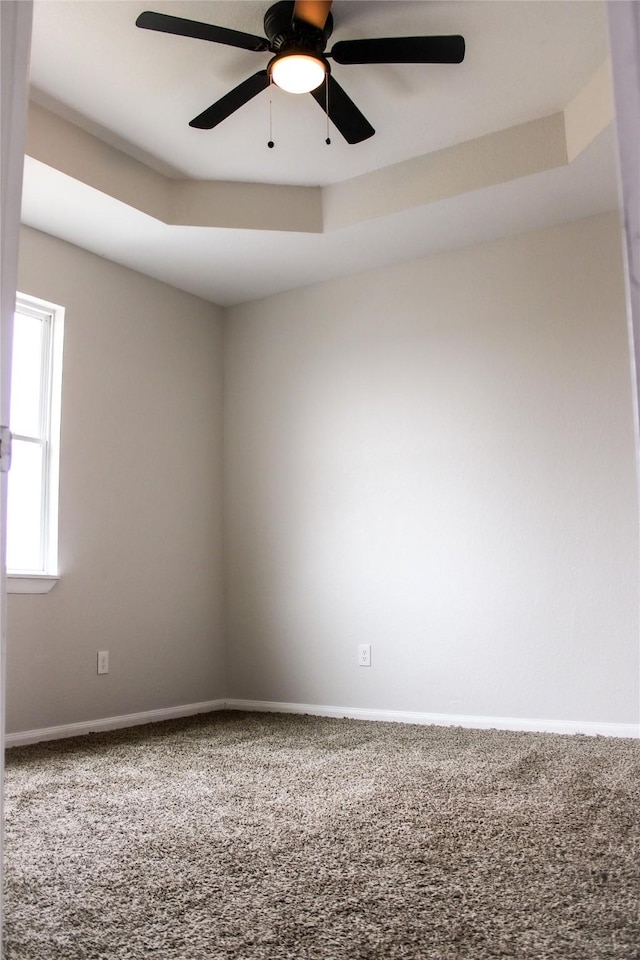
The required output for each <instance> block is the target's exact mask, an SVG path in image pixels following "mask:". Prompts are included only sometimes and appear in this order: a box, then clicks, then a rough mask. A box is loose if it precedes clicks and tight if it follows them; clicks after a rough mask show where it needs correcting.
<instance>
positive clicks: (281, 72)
mask: <svg viewBox="0 0 640 960" xmlns="http://www.w3.org/2000/svg"><path fill="white" fill-rule="evenodd" d="M271 76H272V77H273V82H274V83H276V84H277V85H278V86H279V87H280V88H281V89H282V90H286V91H287V92H288V93H309V92H310V91H311V90H315V89H316V87H319V86H320V84H321V83H322V81H323V80H324V78H325V76H326V69H325V66H324V64H323V62H322V60H319V59H318V57H312V56H308V55H307V54H305V53H292V54H290V56H284V57H282V58H281V59H279V60H276V62H275V63H274V65H273V67H272V69H271Z"/></svg>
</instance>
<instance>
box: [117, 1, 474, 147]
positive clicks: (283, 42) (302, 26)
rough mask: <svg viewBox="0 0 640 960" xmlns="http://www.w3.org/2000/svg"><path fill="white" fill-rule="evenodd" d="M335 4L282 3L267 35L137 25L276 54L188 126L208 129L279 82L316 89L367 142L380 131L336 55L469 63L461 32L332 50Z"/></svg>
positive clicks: (173, 21) (163, 18) (350, 138)
mask: <svg viewBox="0 0 640 960" xmlns="http://www.w3.org/2000/svg"><path fill="white" fill-rule="evenodd" d="M330 8H331V0H295V2H294V0H279V2H278V3H275V4H273V6H271V7H269V9H268V10H267V12H266V13H265V16H264V32H265V34H266V37H258V36H254V35H253V34H250V33H242V32H241V31H238V30H230V29H228V28H227V27H217V26H214V25H213V24H210V23H200V22H199V21H197V20H186V19H184V18H183V17H172V16H168V15H166V14H163V13H152V12H150V11H146V12H145V13H141V14H140V16H139V17H138V19H137V20H136V26H138V27H141V28H142V29H143V30H157V31H159V32H160V33H173V34H177V35H178V36H181V37H194V38H195V39H197V40H210V41H212V42H213V43H224V44H227V45H228V46H231V47H240V48H242V49H243V50H251V51H253V52H254V53H271V54H273V57H272V59H271V60H270V61H269V63H268V64H267V66H266V68H265V69H263V70H258V72H257V73H254V74H253V75H252V76H250V77H248V78H247V79H246V80H243V82H242V83H240V84H239V85H238V86H237V87H234V89H233V90H231V91H230V92H229V93H227V94H225V96H224V97H222V98H221V99H220V100H217V101H216V102H215V103H213V104H212V105H211V106H210V107H207V109H206V110H204V111H203V112H202V113H201V114H199V115H198V116H197V117H194V119H193V120H191V121H190V123H189V126H191V127H198V128H199V129H202V130H211V129H212V128H213V127H215V126H217V125H218V124H219V123H221V122H222V121H223V120H225V119H226V118H227V117H229V116H230V115H231V114H232V113H234V112H235V111H236V110H238V109H239V108H240V107H242V106H243V105H244V104H245V103H248V101H249V100H251V99H252V98H253V97H255V96H256V95H257V94H258V93H260V92H261V91H262V90H265V89H266V88H267V87H268V86H269V84H270V83H271V82H273V83H275V84H277V85H278V86H279V87H281V88H282V89H284V90H288V91H289V92H291V93H310V94H311V96H312V97H313V98H314V100H315V101H316V103H318V104H319V105H320V106H321V107H322V109H323V110H324V111H325V112H326V113H327V114H328V117H329V119H330V120H331V121H332V123H333V124H334V125H335V127H336V128H337V129H338V130H339V131H340V133H341V134H342V136H343V137H344V138H345V140H346V141H347V142H348V143H360V142H361V141H362V140H367V139H368V138H369V137H372V136H373V134H374V133H375V130H374V129H373V127H372V126H371V124H370V123H369V121H368V120H367V118H366V117H365V116H364V115H363V114H362V113H361V112H360V110H359V109H358V107H357V106H356V105H355V103H354V102H353V100H351V98H350V97H349V96H348V94H347V93H346V92H345V91H344V90H343V88H342V87H341V86H340V84H339V83H338V81H337V80H336V79H335V77H334V76H333V74H332V72H331V65H330V64H329V59H332V60H333V61H334V62H335V63H339V64H352V63H462V61H463V60H464V52H465V42H464V38H463V37H461V36H444V37H381V38H376V39H372V40H341V41H339V42H338V43H336V44H335V45H334V46H333V48H332V50H331V51H330V52H329V53H325V48H326V46H327V41H328V40H329V37H330V36H331V33H332V30H333V17H332V15H331V12H330ZM270 145H271V144H270Z"/></svg>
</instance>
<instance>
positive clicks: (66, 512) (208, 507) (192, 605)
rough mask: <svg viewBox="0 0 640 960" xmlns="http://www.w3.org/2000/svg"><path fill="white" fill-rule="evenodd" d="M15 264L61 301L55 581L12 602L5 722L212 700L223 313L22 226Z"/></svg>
mask: <svg viewBox="0 0 640 960" xmlns="http://www.w3.org/2000/svg"><path fill="white" fill-rule="evenodd" d="M19 269H20V273H19V283H18V288H19V290H21V291H22V292H24V293H28V294H31V295H33V296H37V297H42V298H43V299H46V300H50V301H53V302H55V303H59V304H61V305H63V306H65V307H66V317H65V348H64V373H63V398H62V406H63V422H62V437H61V467H60V490H61V496H60V566H61V572H62V578H61V580H60V582H59V583H58V584H57V585H56V586H55V587H54V589H53V590H52V591H51V593H49V594H47V595H46V596H36V597H33V596H10V597H9V598H8V631H7V632H8V650H7V731H8V732H13V731H21V730H28V729H34V728H40V727H46V726H50V725H57V724H64V723H72V722H76V721H85V720H90V719H95V718H99V717H109V716H118V715H121V714H126V713H131V712H137V711H143V710H151V709H156V708H163V707H168V706H173V705H180V704H189V703H196V702H200V701H204V700H209V699H213V698H217V697H221V696H223V695H224V690H225V677H224V649H223V635H222V551H221V480H222V475H221V465H222V461H221V454H222V449H221V428H222V420H221V415H222V367H221V359H222V353H221V346H222V344H221V319H220V313H221V312H220V311H219V310H218V309H217V308H216V307H214V306H212V305H211V304H208V303H204V302H203V301H202V300H198V299H197V298H195V297H192V296H189V295H187V294H185V293H181V292H179V291H177V290H175V289H173V288H171V287H168V286H166V285H164V284H162V283H158V282H157V281H155V280H151V279H149V278H147V277H143V276H141V275H140V274H137V273H134V272H132V271H130V270H126V269H124V268H123V267H120V266H116V265H115V264H113V263H110V262H109V261H106V260H103V259H101V258H99V257H96V256H94V255H93V254H89V253H86V252H84V251H82V250H79V249H78V248H77V247H73V246H71V245H69V244H66V243H64V242H62V241H60V240H55V239H53V238H52V237H49V236H46V235H44V234H42V233H38V232H37V231H34V230H29V229H27V228H25V229H23V232H22V238H21V249H20V265H19ZM99 649H108V650H109V651H110V659H111V664H110V673H109V675H108V676H105V677H98V676H97V675H96V651H97V650H99Z"/></svg>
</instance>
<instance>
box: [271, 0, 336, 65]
mask: <svg viewBox="0 0 640 960" xmlns="http://www.w3.org/2000/svg"><path fill="white" fill-rule="evenodd" d="M294 5H295V4H294V2H293V0H280V2H279V3H274V4H273V6H272V7H269V9H268V10H267V12H266V13H265V15H264V32H265V33H266V35H267V37H268V39H269V47H270V49H271V50H272V52H273V53H285V52H286V51H288V50H299V51H300V52H304V51H305V50H308V51H309V52H310V53H323V51H324V50H325V48H326V46H327V41H328V39H329V37H330V36H331V33H332V31H333V17H332V16H331V14H329V16H328V17H327V21H326V23H325V25H324V29H323V30H320V29H318V28H317V27H314V26H312V25H311V24H310V23H305V22H304V21H302V20H294V18H293V8H294Z"/></svg>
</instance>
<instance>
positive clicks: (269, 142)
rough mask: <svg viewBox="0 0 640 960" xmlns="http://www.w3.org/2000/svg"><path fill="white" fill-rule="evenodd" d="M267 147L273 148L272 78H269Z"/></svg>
mask: <svg viewBox="0 0 640 960" xmlns="http://www.w3.org/2000/svg"><path fill="white" fill-rule="evenodd" d="M267 146H268V147H270V148H273V147H275V143H274V142H273V77H272V76H269V141H268V143H267Z"/></svg>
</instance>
